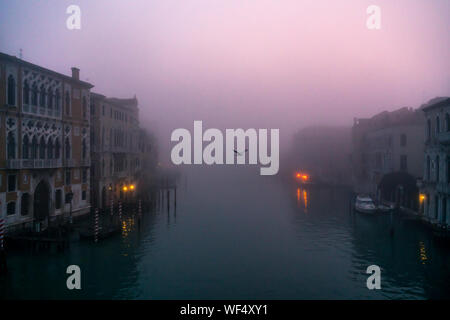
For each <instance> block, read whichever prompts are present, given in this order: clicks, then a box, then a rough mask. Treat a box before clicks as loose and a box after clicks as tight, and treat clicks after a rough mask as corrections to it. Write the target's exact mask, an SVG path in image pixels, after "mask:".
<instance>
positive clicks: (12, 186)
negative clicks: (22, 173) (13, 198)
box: [8, 174, 16, 192]
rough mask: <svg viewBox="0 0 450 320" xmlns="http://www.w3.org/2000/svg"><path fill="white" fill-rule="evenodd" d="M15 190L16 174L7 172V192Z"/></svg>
mask: <svg viewBox="0 0 450 320" xmlns="http://www.w3.org/2000/svg"><path fill="white" fill-rule="evenodd" d="M14 191H16V175H15V174H9V175H8V192H14Z"/></svg>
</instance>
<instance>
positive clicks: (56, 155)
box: [55, 139, 61, 159]
mask: <svg viewBox="0 0 450 320" xmlns="http://www.w3.org/2000/svg"><path fill="white" fill-rule="evenodd" d="M60 149H61V147H60V146H59V139H56V141H55V159H59V154H60Z"/></svg>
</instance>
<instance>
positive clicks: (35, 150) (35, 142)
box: [31, 136, 38, 159]
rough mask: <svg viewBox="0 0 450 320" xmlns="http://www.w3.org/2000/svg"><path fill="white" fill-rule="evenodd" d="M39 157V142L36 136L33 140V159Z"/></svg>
mask: <svg viewBox="0 0 450 320" xmlns="http://www.w3.org/2000/svg"><path fill="white" fill-rule="evenodd" d="M37 155H38V141H37V138H36V136H34V137H33V140H31V159H37Z"/></svg>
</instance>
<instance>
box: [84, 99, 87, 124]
mask: <svg viewBox="0 0 450 320" xmlns="http://www.w3.org/2000/svg"><path fill="white" fill-rule="evenodd" d="M86 117H87V100H86V97H83V119H86Z"/></svg>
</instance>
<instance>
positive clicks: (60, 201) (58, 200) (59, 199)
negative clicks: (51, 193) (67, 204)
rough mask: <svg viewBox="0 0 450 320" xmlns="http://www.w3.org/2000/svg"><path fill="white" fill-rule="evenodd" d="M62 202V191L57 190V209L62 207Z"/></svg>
mask: <svg viewBox="0 0 450 320" xmlns="http://www.w3.org/2000/svg"><path fill="white" fill-rule="evenodd" d="M61 203H62V191H61V190H56V191H55V209H61Z"/></svg>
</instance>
